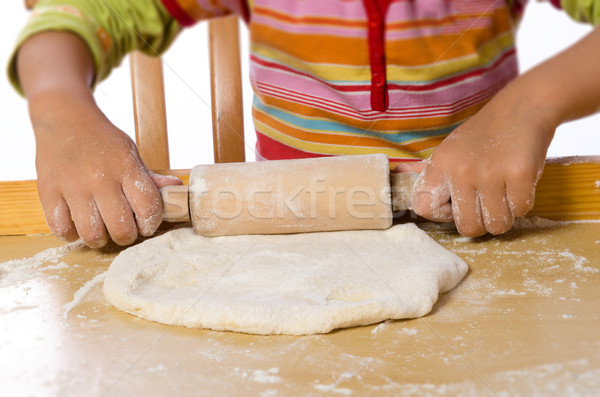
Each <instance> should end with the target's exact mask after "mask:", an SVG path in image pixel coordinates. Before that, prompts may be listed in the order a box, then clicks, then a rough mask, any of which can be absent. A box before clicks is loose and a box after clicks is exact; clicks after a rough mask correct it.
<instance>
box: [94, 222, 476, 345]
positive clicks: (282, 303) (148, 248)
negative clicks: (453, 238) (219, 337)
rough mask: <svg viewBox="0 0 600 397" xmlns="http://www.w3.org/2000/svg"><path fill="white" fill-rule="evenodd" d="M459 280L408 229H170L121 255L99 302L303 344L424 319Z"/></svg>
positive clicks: (458, 273) (432, 247) (163, 319)
mask: <svg viewBox="0 0 600 397" xmlns="http://www.w3.org/2000/svg"><path fill="white" fill-rule="evenodd" d="M467 270H468V267H467V264H466V263H465V262H464V261H463V260H462V259H460V258H459V257H457V256H456V255H454V254H452V253H451V252H449V251H447V250H445V249H444V248H443V247H442V246H440V245H439V244H437V243H436V242H435V241H433V240H432V239H431V238H430V237H429V236H428V235H427V234H426V233H425V232H423V231H422V230H420V229H419V228H418V227H417V226H415V225H414V224H405V225H397V226H394V227H392V228H390V229H388V230H361V231H343V232H327V233H305V234H288V235H252V236H227V237H213V238H206V237H201V236H196V235H195V234H194V233H193V231H192V229H177V230H173V231H170V232H168V233H166V234H164V235H162V236H159V237H155V238H152V239H150V240H146V241H144V242H143V243H141V244H139V245H136V246H133V247H131V248H128V249H126V250H125V251H123V252H121V253H120V254H119V255H118V256H117V257H116V258H115V260H114V262H113V263H112V264H111V266H110V268H109V270H108V272H107V274H106V279H105V281H104V294H105V296H106V298H107V299H108V301H109V302H110V303H111V304H113V305H114V306H115V307H117V308H118V309H120V310H123V311H125V312H128V313H131V314H134V315H136V316H139V317H142V318H145V319H148V320H153V321H157V322H160V323H164V324H171V325H184V326H186V327H191V328H209V329H213V330H227V331H238V332H246V333H252V334H291V335H303V334H315V333H326V332H329V331H331V330H333V329H336V328H344V327H352V326H356V325H366V324H373V323H377V322H380V321H384V320H387V319H401V318H410V317H419V316H423V315H425V314H427V313H428V312H429V311H430V310H431V308H432V306H433V304H434V303H435V302H436V300H437V298H438V294H439V293H440V292H445V291H448V290H450V289H452V288H453V287H454V286H455V285H456V284H457V283H458V282H459V281H460V280H461V279H462V278H463V277H464V275H465V274H466V272H467Z"/></svg>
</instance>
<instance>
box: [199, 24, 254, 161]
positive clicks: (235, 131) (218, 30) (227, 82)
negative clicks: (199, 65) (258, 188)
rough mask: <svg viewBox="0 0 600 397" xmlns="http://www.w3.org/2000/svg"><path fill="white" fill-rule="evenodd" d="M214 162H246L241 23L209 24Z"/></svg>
mask: <svg viewBox="0 0 600 397" xmlns="http://www.w3.org/2000/svg"><path fill="white" fill-rule="evenodd" d="M208 42H209V51H210V76H211V78H210V82H211V104H212V112H213V116H212V123H213V142H214V143H213V149H214V155H215V163H231V162H243V161H245V147H244V117H243V113H242V110H243V104H242V80H241V70H240V67H241V66H240V65H241V63H240V49H239V47H240V44H239V31H238V20H237V18H236V17H225V18H219V19H214V20H211V21H210V22H209V24H208Z"/></svg>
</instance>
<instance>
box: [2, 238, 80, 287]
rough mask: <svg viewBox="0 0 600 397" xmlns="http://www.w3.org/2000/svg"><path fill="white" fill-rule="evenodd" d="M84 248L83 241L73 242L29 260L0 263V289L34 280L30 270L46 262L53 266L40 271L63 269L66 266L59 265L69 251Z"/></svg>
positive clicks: (43, 252) (34, 274)
mask: <svg viewBox="0 0 600 397" xmlns="http://www.w3.org/2000/svg"><path fill="white" fill-rule="evenodd" d="M84 246H85V244H84V243H83V241H75V242H73V243H69V244H65V245H63V246H61V247H56V248H48V249H46V250H44V251H41V252H38V253H37V254H35V255H34V256H32V257H29V258H22V259H13V260H10V261H7V262H3V263H0V287H9V286H11V285H14V284H18V283H21V282H25V281H28V280H30V279H32V278H34V277H35V276H36V275H37V274H36V273H35V272H32V270H33V269H37V268H39V267H40V266H42V265H43V264H44V263H47V262H49V263H54V264H55V265H54V266H52V265H49V266H47V267H45V268H42V269H40V270H50V269H63V268H65V267H67V265H66V264H65V263H62V264H61V263H59V262H60V260H61V259H62V258H63V257H64V256H66V255H67V254H68V253H69V252H70V251H72V250H74V249H76V248H79V247H84Z"/></svg>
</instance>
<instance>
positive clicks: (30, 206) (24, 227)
mask: <svg viewBox="0 0 600 397" xmlns="http://www.w3.org/2000/svg"><path fill="white" fill-rule="evenodd" d="M37 233H50V229H48V225H46V219H45V218H44V212H43V211H42V205H41V204H40V199H39V196H38V192H37V182H36V181H15V182H11V181H9V182H0V235H2V236H5V235H20V234H37Z"/></svg>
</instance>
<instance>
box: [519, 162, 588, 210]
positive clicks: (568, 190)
mask: <svg viewBox="0 0 600 397" xmlns="http://www.w3.org/2000/svg"><path fill="white" fill-rule="evenodd" d="M587 160H588V161H586V162H571V161H570V160H569V159H561V160H560V162H556V163H553V162H550V163H547V164H546V166H545V167H544V173H543V174H542V177H541V178H540V181H539V183H538V186H537V189H536V199H535V205H534V207H533V209H532V210H531V212H530V213H529V214H528V216H529V215H537V216H541V217H544V218H548V219H556V220H582V219H600V158H596V159H587Z"/></svg>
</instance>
